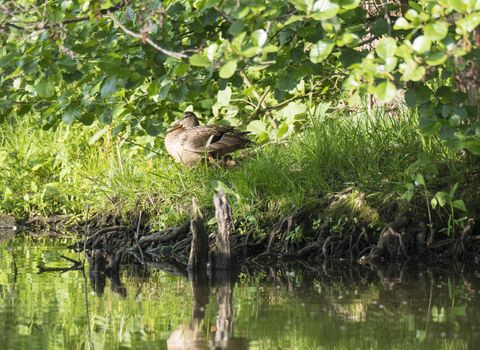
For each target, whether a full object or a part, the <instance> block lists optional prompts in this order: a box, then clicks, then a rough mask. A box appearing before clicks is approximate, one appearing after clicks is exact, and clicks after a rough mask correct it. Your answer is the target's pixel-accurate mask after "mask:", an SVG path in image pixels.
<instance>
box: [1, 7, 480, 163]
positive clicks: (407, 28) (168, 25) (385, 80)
mask: <svg viewBox="0 0 480 350" xmlns="http://www.w3.org/2000/svg"><path fill="white" fill-rule="evenodd" d="M479 25H480V2H479V1H476V0H461V1H460V0H442V1H438V2H437V1H428V0H419V1H417V2H413V1H410V2H407V1H404V0H394V1H392V0H390V1H384V2H375V1H360V0H337V1H333V0H332V1H331V0H318V1H314V0H290V1H284V0H272V1H266V0H264V1H261V0H245V1H224V2H218V1H213V0H196V1H163V2H160V1H157V0H149V1H142V2H134V1H127V0H123V1H120V2H118V3H113V2H111V1H106V2H92V1H87V0H65V1H62V2H57V1H53V0H49V1H46V2H43V4H41V5H38V3H37V2H35V1H32V0H17V1H11V2H6V3H2V4H0V41H1V48H0V73H1V81H2V84H1V88H0V89H1V95H0V96H1V97H0V107H1V110H2V114H0V119H5V118H7V117H10V116H14V115H18V116H23V115H25V114H26V113H34V114H36V115H38V116H41V117H40V121H41V123H42V124H43V126H44V127H46V128H48V127H54V126H55V125H56V124H57V123H58V122H60V121H62V120H63V122H66V123H74V122H81V123H83V124H86V125H89V124H91V123H93V122H94V121H96V120H98V122H99V123H100V124H101V125H105V124H112V125H113V126H114V133H116V134H118V133H122V132H125V131H127V132H133V133H136V134H137V135H142V134H145V133H146V134H148V135H153V136H156V135H159V134H162V133H163V132H164V130H165V128H166V127H167V126H168V125H169V124H170V123H171V121H173V120H174V119H176V118H177V117H178V116H179V115H180V114H181V113H182V112H183V111H184V110H186V109H194V110H195V111H196V112H198V113H199V114H201V115H203V116H204V117H206V118H214V119H222V120H223V122H224V123H229V124H232V125H240V126H241V125H243V126H244V127H245V128H247V129H249V130H251V131H252V132H253V133H255V135H256V136H257V138H258V141H263V140H268V139H278V138H283V137H286V136H288V135H289V134H291V133H294V132H295V131H296V130H298V128H300V127H301V126H302V125H303V124H304V123H305V122H306V120H307V119H308V118H307V115H308V114H311V113H312V112H311V111H312V108H313V107H314V106H315V104H316V103H318V102H319V101H324V100H326V99H328V100H336V99H337V100H339V101H340V100H341V102H342V103H343V104H344V103H348V104H350V105H351V106H355V105H358V104H359V103H361V101H363V100H364V97H365V96H367V95H374V96H375V97H376V98H377V100H378V101H379V102H381V103H390V102H391V101H393V100H397V101H401V100H403V99H404V100H405V102H406V103H407V104H408V105H409V106H411V107H413V108H418V110H419V115H420V126H421V128H422V130H423V131H424V132H425V133H426V134H430V135H435V136H439V137H440V138H442V139H444V140H445V141H446V142H447V143H448V144H449V146H450V147H451V148H453V149H455V150H460V149H467V150H469V151H470V152H472V153H474V154H480V141H479V139H480V125H479V120H478V112H479V111H478V92H479V86H480V79H479V78H478V77H479V76H480V74H479V72H480V69H479V57H480V55H479V44H480V31H479V29H478V27H479Z"/></svg>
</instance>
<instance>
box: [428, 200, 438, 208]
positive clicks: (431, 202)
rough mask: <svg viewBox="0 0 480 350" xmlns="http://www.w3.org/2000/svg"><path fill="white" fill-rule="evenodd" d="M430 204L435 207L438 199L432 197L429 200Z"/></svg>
mask: <svg viewBox="0 0 480 350" xmlns="http://www.w3.org/2000/svg"><path fill="white" fill-rule="evenodd" d="M430 204H431V205H432V209H435V208H436V207H437V205H438V201H437V198H435V197H433V198H432V199H431V200H430Z"/></svg>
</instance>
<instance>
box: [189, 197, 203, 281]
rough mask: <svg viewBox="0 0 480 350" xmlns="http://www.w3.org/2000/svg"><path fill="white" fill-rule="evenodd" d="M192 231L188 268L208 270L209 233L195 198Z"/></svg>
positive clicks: (193, 200)
mask: <svg viewBox="0 0 480 350" xmlns="http://www.w3.org/2000/svg"><path fill="white" fill-rule="evenodd" d="M190 231H192V245H191V248H190V257H189V259H188V270H190V271H194V272H196V271H201V270H206V269H207V262H208V235H207V232H206V231H205V226H204V225H203V215H202V212H201V211H200V208H199V207H198V205H197V201H196V200H195V198H192V213H191V219H190Z"/></svg>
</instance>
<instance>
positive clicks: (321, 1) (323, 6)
mask: <svg viewBox="0 0 480 350" xmlns="http://www.w3.org/2000/svg"><path fill="white" fill-rule="evenodd" d="M339 10H340V7H339V6H338V5H337V4H335V3H333V2H331V1H330V0H318V1H315V3H314V4H313V11H312V12H313V15H312V17H313V18H314V19H316V20H317V21H321V20H325V19H329V18H332V17H335V15H336V14H337V13H338V11H339Z"/></svg>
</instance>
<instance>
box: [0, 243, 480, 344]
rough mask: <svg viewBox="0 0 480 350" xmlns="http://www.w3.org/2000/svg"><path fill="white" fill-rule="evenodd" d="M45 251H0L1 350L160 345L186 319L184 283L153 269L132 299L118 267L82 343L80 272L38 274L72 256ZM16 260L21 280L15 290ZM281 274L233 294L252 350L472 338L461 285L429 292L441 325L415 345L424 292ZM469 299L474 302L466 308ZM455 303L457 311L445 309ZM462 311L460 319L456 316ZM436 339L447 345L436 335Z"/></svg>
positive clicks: (245, 284) (134, 281)
mask: <svg viewBox="0 0 480 350" xmlns="http://www.w3.org/2000/svg"><path fill="white" fill-rule="evenodd" d="M51 244H52V242H51V241H49V240H43V241H33V240H18V241H17V242H13V243H12V242H11V243H9V245H10V247H11V248H13V249H12V250H11V251H8V250H7V249H6V246H5V245H1V246H0V284H1V286H2V287H1V288H0V305H1V307H0V320H2V322H3V324H2V325H3V328H2V334H3V335H4V336H3V339H7V341H8V342H10V343H8V344H6V345H7V346H6V348H22V349H30V348H41V349H45V348H49V349H83V348H87V349H88V348H95V349H118V348H121V347H122V348H132V349H143V348H155V349H158V348H165V347H166V339H167V338H168V337H169V336H170V334H171V333H172V332H173V331H174V330H175V329H176V328H177V327H178V326H179V325H182V324H188V322H189V321H190V319H191V308H192V293H191V287H190V282H189V281H188V280H186V279H184V278H181V277H172V276H170V275H167V274H165V273H161V272H158V271H151V277H150V278H148V279H146V280H145V281H144V283H143V285H142V288H141V290H140V293H139V294H137V292H138V288H139V285H140V284H141V282H142V280H141V278H140V277H138V276H136V275H134V274H133V273H132V272H130V271H128V270H124V271H123V272H122V274H121V280H122V282H123V284H124V285H125V287H126V289H127V296H126V298H122V297H121V296H119V295H118V294H115V293H113V292H111V291H110V290H109V282H107V286H106V289H105V293H104V295H103V296H102V297H98V296H96V295H92V294H89V296H88V299H89V310H90V325H91V328H90V330H91V335H90V337H89V335H88V334H89V333H88V328H87V327H86V324H87V319H86V309H85V303H84V294H83V285H84V279H83V277H82V276H81V274H80V273H79V272H77V271H71V272H68V273H65V274H59V273H45V274H37V264H38V263H40V262H42V263H44V264H45V265H47V266H57V267H58V266H65V262H64V261H63V260H62V259H60V258H59V255H60V254H67V255H68V256H71V257H76V254H72V253H71V252H66V251H65V250H63V249H60V248H52V246H51ZM12 253H13V255H12ZM13 256H15V259H16V263H17V267H18V274H17V281H16V284H15V289H13V290H12V288H11V287H12V284H13V269H12V265H13ZM281 276H283V277H282V278H281V280H283V281H287V280H288V281H289V282H288V283H286V284H285V283H283V284H282V285H281V287H280V284H279V285H278V286H276V285H275V284H274V283H271V280H270V279H269V278H268V277H267V275H263V276H262V275H258V276H254V277H246V276H243V277H242V279H241V282H240V283H239V285H237V287H236V289H235V291H234V294H233V307H234V314H235V320H234V335H235V336H236V337H246V338H247V339H248V340H249V341H251V343H250V345H251V348H253V349H272V348H274V349H277V348H282V349H283V348H288V349H317V348H318V347H319V346H323V347H324V348H332V349H354V348H361V349H364V348H378V349H385V348H390V349H410V348H415V349H464V348H466V344H467V343H468V342H469V341H473V340H475V337H476V335H475V334H474V333H473V332H471V330H470V325H475V324H478V319H477V318H478V317H477V313H475V312H474V313H472V312H469V310H470V309H471V308H474V307H475V306H476V303H478V297H476V293H473V294H472V293H470V291H469V290H467V289H466V287H465V285H464V284H463V282H462V283H460V284H455V283H451V284H450V288H446V287H444V288H441V289H436V291H435V294H434V299H433V303H432V305H433V306H434V307H435V308H437V309H438V310H440V309H442V310H444V312H445V318H443V319H439V318H438V315H436V314H434V313H432V318H431V320H430V325H429V333H428V334H425V337H423V339H422V338H418V337H419V336H421V335H422V333H421V331H422V330H425V322H426V319H425V316H426V306H427V305H428V293H425V288H420V289H415V288H412V286H411V285H406V286H403V287H402V286H396V287H395V288H394V289H393V290H392V289H389V288H388V287H385V286H383V285H381V284H379V283H373V282H372V283H368V284H364V283H355V282H353V281H345V282H343V281H340V280H339V281H337V282H328V283H326V282H320V281H318V280H316V279H315V280H313V281H311V282H309V280H308V279H306V278H304V276H303V275H302V274H301V273H296V272H294V270H291V271H289V272H288V274H285V275H278V274H277V277H281ZM415 283H416V282H415ZM307 285H310V286H311V288H307V287H306V286H307ZM415 285H417V284H415ZM469 296H470V297H474V298H475V297H476V299H474V302H468V304H467V297H469ZM453 298H454V299H455V306H456V308H457V309H455V308H452V307H451V306H452V300H453ZM404 299H405V300H406V301H407V306H405V305H404V304H403V303H402V301H403V300H404ZM216 300H217V294H216V293H215V291H211V294H210V302H209V304H208V306H207V310H206V317H205V320H204V322H203V329H204V331H205V332H207V331H208V329H209V326H211V325H214V324H215V321H216V315H217V312H218V308H217V306H216ZM381 303H382V304H381ZM380 305H382V307H380ZM359 306H361V309H362V310H363V311H362V312H365V313H366V318H364V319H362V320H358V319H354V317H355V315H357V312H358V310H359ZM462 306H464V307H466V310H467V312H463V313H459V309H458V308H460V307H462ZM420 307H423V309H422V310H420V311H419V308H420ZM442 332H446V339H441V338H440V335H441V334H442ZM455 334H456V335H455ZM5 335H6V336H5ZM455 336H456V337H458V339H453V337H455ZM88 339H90V341H89V340H88Z"/></svg>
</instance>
